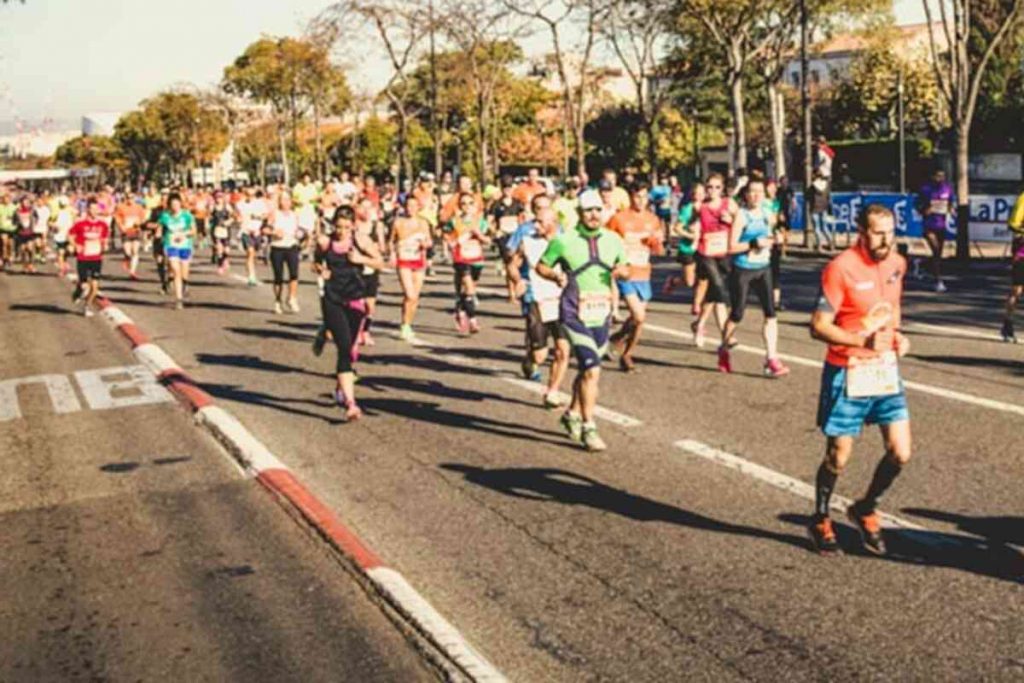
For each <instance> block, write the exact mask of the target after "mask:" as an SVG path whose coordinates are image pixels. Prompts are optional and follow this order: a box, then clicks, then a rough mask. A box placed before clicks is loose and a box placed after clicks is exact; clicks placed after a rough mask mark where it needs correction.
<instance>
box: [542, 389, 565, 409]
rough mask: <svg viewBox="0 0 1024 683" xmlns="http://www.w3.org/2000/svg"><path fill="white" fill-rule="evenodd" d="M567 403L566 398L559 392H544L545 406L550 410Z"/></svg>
mask: <svg viewBox="0 0 1024 683" xmlns="http://www.w3.org/2000/svg"><path fill="white" fill-rule="evenodd" d="M564 405H565V399H564V398H563V397H562V395H561V394H559V393H557V392H554V391H552V392H550V393H547V394H544V407H545V408H547V409H548V410H557V409H558V408H561V407H563V406H564Z"/></svg>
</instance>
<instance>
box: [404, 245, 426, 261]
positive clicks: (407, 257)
mask: <svg viewBox="0 0 1024 683" xmlns="http://www.w3.org/2000/svg"><path fill="white" fill-rule="evenodd" d="M421 254H422V251H421V250H420V242H419V240H406V241H404V242H399V243H398V258H399V260H401V261H416V260H418V259H419V258H420V255H421Z"/></svg>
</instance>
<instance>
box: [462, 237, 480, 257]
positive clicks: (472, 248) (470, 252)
mask: <svg viewBox="0 0 1024 683" xmlns="http://www.w3.org/2000/svg"><path fill="white" fill-rule="evenodd" d="M483 257H484V249H483V247H482V246H481V245H480V243H479V242H477V241H476V240H474V239H467V240H465V241H460V242H459V258H460V259H461V260H463V261H479V260H481V259H483Z"/></svg>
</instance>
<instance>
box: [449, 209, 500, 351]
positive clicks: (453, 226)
mask: <svg viewBox="0 0 1024 683" xmlns="http://www.w3.org/2000/svg"><path fill="white" fill-rule="evenodd" d="M487 233H488V229H487V220H486V219H484V218H483V216H481V215H480V214H478V213H476V199H475V197H474V196H473V194H472V193H470V192H463V193H462V194H460V195H459V213H458V215H456V216H454V217H453V218H452V219H451V220H450V221H448V223H446V224H445V227H444V235H445V241H446V242H447V244H448V245H449V246H450V247H451V250H452V261H453V263H454V265H455V327H456V329H458V331H459V332H460V333H462V334H467V333H469V334H476V333H477V332H479V331H480V323H479V322H478V321H477V319H476V283H477V282H478V281H479V280H480V274H481V273H482V272H483V269H484V247H486V246H487V245H489V244H490V243H491V237H490V235H488V234H487Z"/></svg>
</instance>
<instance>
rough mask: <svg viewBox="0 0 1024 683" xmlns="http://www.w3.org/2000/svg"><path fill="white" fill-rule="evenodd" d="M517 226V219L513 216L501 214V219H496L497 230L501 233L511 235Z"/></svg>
mask: <svg viewBox="0 0 1024 683" xmlns="http://www.w3.org/2000/svg"><path fill="white" fill-rule="evenodd" d="M518 227H519V219H518V218H516V217H515V216H502V217H501V219H500V220H498V230H500V231H501V234H503V235H511V234H512V233H514V232H515V231H516V228H518Z"/></svg>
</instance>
